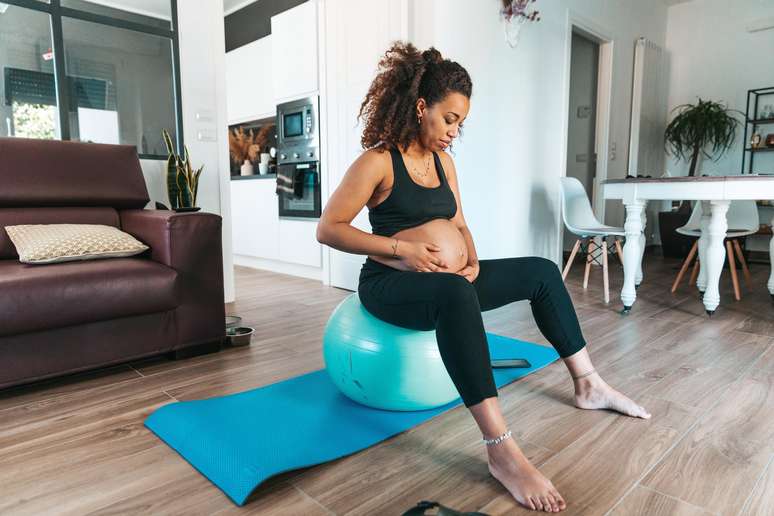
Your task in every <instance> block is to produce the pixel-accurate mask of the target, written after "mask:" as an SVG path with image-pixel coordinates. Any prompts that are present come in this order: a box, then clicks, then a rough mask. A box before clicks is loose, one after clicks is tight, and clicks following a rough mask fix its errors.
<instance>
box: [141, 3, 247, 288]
mask: <svg viewBox="0 0 774 516" xmlns="http://www.w3.org/2000/svg"><path fill="white" fill-rule="evenodd" d="M178 23H179V31H180V36H179V38H180V75H181V86H182V104H183V133H184V135H185V143H186V145H187V146H188V150H189V152H190V154H191V159H192V160H193V163H194V166H195V167H199V166H201V165H204V171H203V172H202V175H201V177H200V179H199V193H198V204H199V205H200V206H201V207H202V211H207V212H211V213H218V214H220V215H221V216H222V217H223V271H224V287H225V300H226V302H231V301H233V300H234V267H233V258H232V250H231V249H232V245H231V208H230V207H231V199H230V196H231V190H230V188H229V183H228V181H229V162H228V142H227V140H226V137H225V135H226V134H227V130H228V125H227V121H226V95H225V76H226V67H225V55H226V53H225V52H226V50H225V38H224V34H223V2H222V0H215V1H208V2H188V1H180V2H178ZM197 114H198V115H199V119H197ZM202 118H203V119H202ZM200 132H203V133H205V134H204V135H203V138H201V139H200V138H199V133H200ZM164 166H165V162H162V161H143V162H142V168H143V173H144V174H145V179H146V182H147V184H148V192H149V194H150V196H151V200H152V201H161V202H163V203H164V204H167V205H168V204H169V201H168V199H167V192H166V184H165V179H164Z"/></svg>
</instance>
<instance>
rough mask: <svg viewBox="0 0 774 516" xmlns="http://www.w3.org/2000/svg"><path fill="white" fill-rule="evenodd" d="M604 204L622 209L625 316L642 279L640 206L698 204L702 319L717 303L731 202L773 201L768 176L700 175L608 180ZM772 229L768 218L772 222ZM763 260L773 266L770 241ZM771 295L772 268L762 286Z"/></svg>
mask: <svg viewBox="0 0 774 516" xmlns="http://www.w3.org/2000/svg"><path fill="white" fill-rule="evenodd" d="M602 187H603V194H602V195H603V197H604V198H605V199H621V200H622V201H623V204H624V206H625V207H626V221H625V223H624V230H625V232H626V243H625V244H624V248H623V254H624V257H623V261H624V264H623V267H624V283H623V288H622V289H621V301H622V302H623V305H624V308H623V312H624V313H628V312H629V311H630V310H631V308H632V306H633V305H634V301H635V300H636V299H637V291H636V289H635V286H639V284H640V283H641V282H642V280H643V274H642V254H643V252H644V250H645V235H644V233H643V231H644V229H645V222H646V219H645V206H646V205H647V203H648V201H652V200H691V201H701V203H702V218H701V237H700V238H699V261H700V263H701V266H700V267H699V275H698V278H697V280H696V286H697V287H698V288H699V290H701V291H703V292H704V296H703V301H704V307H705V309H706V311H707V314H709V315H712V314H713V313H714V312H715V309H716V308H717V307H718V304H719V303H720V293H719V290H718V286H719V283H720V273H721V271H722V269H723V263H724V262H725V258H726V249H725V247H724V246H723V240H724V239H725V237H726V230H727V229H728V221H727V219H726V214H727V212H728V206H729V204H730V203H731V201H734V200H738V199H748V200H761V199H766V200H769V199H774V176H758V175H754V174H749V175H736V176H701V177H687V176H686V177H667V178H635V177H629V178H626V179H608V180H606V181H603V183H602ZM771 222H772V227H774V218H772V221H771ZM769 256H770V258H771V263H772V264H774V237H773V238H772V239H771V240H770V241H769ZM767 287H768V289H769V293H770V294H771V295H772V296H774V269H772V271H771V272H770V273H769V281H768V284H767Z"/></svg>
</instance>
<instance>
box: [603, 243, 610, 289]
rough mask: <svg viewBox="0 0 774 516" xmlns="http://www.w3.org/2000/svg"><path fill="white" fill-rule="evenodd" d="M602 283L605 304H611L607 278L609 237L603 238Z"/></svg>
mask: <svg viewBox="0 0 774 516" xmlns="http://www.w3.org/2000/svg"><path fill="white" fill-rule="evenodd" d="M602 283H603V285H604V286H605V304H607V303H609V302H610V281H609V280H608V278H607V237H602Z"/></svg>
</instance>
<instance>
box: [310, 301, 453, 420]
mask: <svg viewBox="0 0 774 516" xmlns="http://www.w3.org/2000/svg"><path fill="white" fill-rule="evenodd" d="M323 359H324V360H325V367H326V369H327V371H328V374H329V375H330V377H331V380H333V383H334V384H335V385H336V387H338V388H339V390H340V391H341V392H342V393H343V394H344V395H346V396H347V397H349V398H350V399H352V400H354V401H356V402H358V403H362V404H363V405H367V406H369V407H374V408H379V409H385V410H402V411H409V410H427V409H431V408H435V407H439V406H441V405H445V404H447V403H449V402H450V401H453V400H454V399H456V398H458V397H459V393H458V392H457V388H456V387H455V386H454V383H453V382H452V380H451V378H450V377H449V373H447V372H446V367H445V366H444V364H443V361H442V360H441V354H440V352H439V351H438V343H437V342H436V340H435V330H431V331H419V330H411V329H408V328H402V327H400V326H395V325H392V324H389V323H387V322H385V321H382V320H381V319H379V318H377V317H376V316H374V315H372V314H371V313H370V312H368V310H366V308H365V307H364V306H363V305H362V304H361V303H360V299H359V298H358V295H357V293H355V294H352V295H350V296H348V297H347V298H346V299H344V300H343V301H342V302H341V303H339V305H338V306H337V307H336V309H335V310H334V311H333V314H332V315H331V317H330V319H329V320H328V323H327V324H326V325H325V333H324V334H323Z"/></svg>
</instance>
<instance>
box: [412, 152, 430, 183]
mask: <svg viewBox="0 0 774 516" xmlns="http://www.w3.org/2000/svg"><path fill="white" fill-rule="evenodd" d="M411 167H412V168H413V169H414V172H415V173H416V174H418V175H419V177H420V178H422V179H423V180H424V179H425V177H427V174H428V173H429V172H430V156H428V157H427V164H426V165H425V173H424V174H423V173H421V172H418V171H417V168H416V167H415V166H414V165H413V164H412V165H411Z"/></svg>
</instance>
